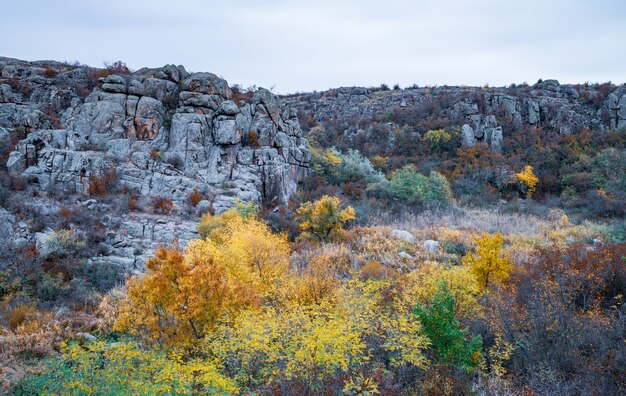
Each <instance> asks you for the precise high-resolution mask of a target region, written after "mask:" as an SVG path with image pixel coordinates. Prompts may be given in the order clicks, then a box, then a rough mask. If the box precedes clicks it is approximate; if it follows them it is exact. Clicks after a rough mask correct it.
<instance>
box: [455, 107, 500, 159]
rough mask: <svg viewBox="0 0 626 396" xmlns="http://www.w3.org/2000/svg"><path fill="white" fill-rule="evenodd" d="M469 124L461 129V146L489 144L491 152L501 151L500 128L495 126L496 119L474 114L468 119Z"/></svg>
mask: <svg viewBox="0 0 626 396" xmlns="http://www.w3.org/2000/svg"><path fill="white" fill-rule="evenodd" d="M469 121H470V122H471V123H472V125H473V127H472V126H470V125H469V124H463V126H462V127H461V142H462V145H463V146H468V147H471V146H473V145H474V144H476V142H478V141H484V142H485V143H487V144H489V146H490V147H491V149H492V150H493V151H501V150H502V127H500V126H496V117H494V116H492V115H490V116H483V115H481V114H475V115H472V116H470V117H469Z"/></svg>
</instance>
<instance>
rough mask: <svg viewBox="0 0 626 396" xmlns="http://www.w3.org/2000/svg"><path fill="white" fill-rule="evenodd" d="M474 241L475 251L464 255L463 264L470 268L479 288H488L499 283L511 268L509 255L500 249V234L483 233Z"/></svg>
mask: <svg viewBox="0 0 626 396" xmlns="http://www.w3.org/2000/svg"><path fill="white" fill-rule="evenodd" d="M474 241H475V242H476V244H477V246H476V252H470V253H468V254H467V255H465V256H464V257H463V259H462V262H463V265H465V266H467V267H469V268H470V270H471V272H472V274H473V275H474V277H475V278H476V281H477V282H478V285H479V287H480V288H481V290H488V289H489V288H490V287H491V286H490V285H491V284H495V285H501V284H502V283H504V282H505V281H506V280H507V279H508V278H509V275H510V273H511V270H512V269H513V265H512V264H511V262H510V260H509V256H508V255H507V254H505V253H504V252H503V251H502V242H503V241H504V238H503V237H502V234H500V233H496V234H493V235H489V234H486V233H485V234H483V235H482V236H481V237H479V238H475V239H474Z"/></svg>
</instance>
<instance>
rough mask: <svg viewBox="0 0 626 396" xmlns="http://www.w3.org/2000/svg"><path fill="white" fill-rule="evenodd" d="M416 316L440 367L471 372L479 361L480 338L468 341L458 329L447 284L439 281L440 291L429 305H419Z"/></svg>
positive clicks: (463, 330)
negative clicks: (444, 366)
mask: <svg viewBox="0 0 626 396" xmlns="http://www.w3.org/2000/svg"><path fill="white" fill-rule="evenodd" d="M415 314H416V315H417V316H418V317H419V319H420V321H421V322H422V326H423V329H424V333H425V334H426V335H427V336H428V339H429V340H430V343H431V348H432V349H433V351H434V352H435V353H436V355H437V359H438V360H439V362H440V363H441V364H444V365H451V366H453V367H456V368H461V369H464V370H467V371H471V370H473V369H475V368H477V367H478V365H479V364H480V362H481V360H482V355H481V350H482V338H481V337H480V336H475V337H472V338H471V339H468V336H467V332H468V331H467V329H461V325H460V324H459V321H458V320H456V318H455V317H454V296H452V294H450V291H449V290H448V285H447V283H445V282H441V284H440V285H439V290H438V291H437V293H436V294H435V295H434V296H433V299H432V300H431V301H430V304H429V305H428V306H424V305H418V306H417V307H416V308H415Z"/></svg>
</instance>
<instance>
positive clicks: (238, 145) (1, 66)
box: [0, 58, 310, 269]
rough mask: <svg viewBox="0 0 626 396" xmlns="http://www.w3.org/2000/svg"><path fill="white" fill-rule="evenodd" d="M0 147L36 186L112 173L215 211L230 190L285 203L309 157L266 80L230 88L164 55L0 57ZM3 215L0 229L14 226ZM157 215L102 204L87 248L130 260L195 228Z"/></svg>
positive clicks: (86, 186)
mask: <svg viewBox="0 0 626 396" xmlns="http://www.w3.org/2000/svg"><path fill="white" fill-rule="evenodd" d="M112 72H113V73H112ZM116 73H117V74H116ZM11 149H12V150H13V151H12V152H10V154H9V153H8V152H7V151H10V150H11ZM3 152H5V157H6V154H8V160H7V162H6V168H7V170H8V171H9V172H10V173H11V174H13V175H15V176H20V177H22V178H23V179H25V180H28V181H29V183H31V184H37V189H39V190H43V191H50V192H54V194H62V195H65V196H73V194H76V196H77V197H84V196H85V195H88V194H89V192H90V191H89V190H90V186H92V184H93V183H94V182H97V181H99V180H102V179H103V178H106V177H109V176H110V175H111V174H114V175H115V179H116V185H117V189H118V190H124V191H127V194H129V195H136V196H139V197H146V198H147V197H154V196H156V197H164V198H166V199H171V200H172V201H173V203H174V205H175V206H178V207H185V206H186V205H187V203H186V202H187V200H188V197H189V196H190V194H191V193H192V192H194V193H196V194H198V193H199V194H200V196H201V197H202V199H203V200H202V202H201V205H198V207H202V208H203V209H204V210H213V211H215V212H216V213H219V212H222V211H224V210H226V209H228V208H231V207H233V205H234V201H235V200H236V199H239V200H241V201H243V202H254V203H257V204H265V205H279V204H285V203H287V201H288V200H289V198H290V196H291V195H292V194H293V193H294V192H295V191H296V188H297V183H298V182H299V181H300V180H301V179H302V178H303V177H304V176H305V175H306V173H307V170H308V164H309V159H310V153H309V151H308V148H307V141H306V139H305V138H304V137H303V133H302V130H301V129H300V125H299V123H298V118H297V113H296V112H295V110H291V109H290V108H288V107H286V106H284V105H283V104H282V103H281V100H280V98H279V97H278V96H277V95H275V94H273V93H271V92H270V91H268V90H265V89H259V90H258V91H256V92H254V93H253V94H251V95H247V96H245V97H244V96H236V95H234V94H233V91H232V90H231V88H230V87H229V85H228V84H227V82H226V81H225V80H224V79H222V78H220V77H218V76H217V75H215V74H212V73H189V72H187V71H186V70H185V68H184V67H182V66H174V65H167V66H164V67H162V68H157V69H141V70H139V71H137V72H134V73H127V72H126V71H125V70H103V69H92V68H89V67H86V66H80V65H71V64H62V63H57V62H51V61H42V62H25V61H19V60H15V59H8V58H0V154H3ZM108 175H109V176H108ZM82 199H83V200H84V199H85V198H82ZM99 205H100V203H99V201H98V199H96V200H94V201H93V202H90V203H89V209H90V210H94V211H95V212H94V213H98V206H99ZM8 216H9V215H8V214H7V215H3V216H2V219H0V229H1V230H0V231H2V234H4V235H7V234H10V232H9V230H8V228H10V227H13V228H14V233H15V235H17V234H18V231H17V229H16V227H17V225H16V224H17V223H16V222H9V219H10V217H8ZM116 216H117V217H116ZM164 217H167V216H156V215H149V214H130V215H126V216H121V215H120V214H119V213H115V211H113V213H112V214H111V216H108V217H107V219H108V221H104V222H103V223H105V226H106V227H107V230H108V231H107V232H108V233H109V234H110V238H109V237H107V238H108V239H107V241H106V242H105V245H106V246H105V247H104V248H103V249H102V250H103V252H105V254H103V256H102V257H94V258H93V259H92V260H93V261H94V262H99V261H105V262H108V263H114V264H117V265H120V266H122V267H125V268H132V269H139V268H140V267H141V265H142V263H143V262H145V259H146V258H147V257H148V256H149V254H150V253H151V252H152V251H153V249H154V248H155V246H156V244H158V243H167V242H169V241H174V240H178V241H179V242H183V243H184V242H185V241H186V240H188V239H190V238H192V237H194V236H195V222H196V221H197V220H193V221H187V220H183V219H182V218H180V217H177V215H176V214H175V213H173V214H171V215H170V216H169V217H167V220H166V221H163V218H164ZM115 218H124V220H123V221H117V220H115V221H114V220H112V219H115ZM25 235H26V236H25V238H23V239H25V240H29V239H33V238H34V233H29V232H26V234H25ZM122 235H123V237H122ZM109 239H110V240H109Z"/></svg>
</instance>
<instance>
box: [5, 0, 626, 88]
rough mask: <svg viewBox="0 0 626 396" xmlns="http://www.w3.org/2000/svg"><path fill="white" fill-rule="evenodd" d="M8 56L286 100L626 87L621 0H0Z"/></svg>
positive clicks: (625, 8) (625, 16)
mask: <svg viewBox="0 0 626 396" xmlns="http://www.w3.org/2000/svg"><path fill="white" fill-rule="evenodd" d="M0 56H7V57H12V58H20V59H26V60H39V59H54V60H69V61H73V60H78V61H80V62H81V63H86V64H89V65H92V66H101V65H102V63H103V62H104V61H115V60H118V59H119V60H123V61H125V62H126V63H127V64H128V65H129V66H130V67H131V68H134V69H137V68H140V67H143V66H150V67H156V66H162V65H164V64H168V63H174V64H182V65H184V66H185V67H186V68H187V70H190V71H210V72H213V73H216V74H218V75H221V76H223V77H224V78H226V79H227V80H228V82H229V83H231V84H233V83H239V84H242V85H244V86H247V85H251V84H256V85H258V86H264V87H268V88H269V87H274V91H275V92H278V93H291V92H296V91H300V92H303V91H311V90H324V89H327V88H331V87H339V86H354V85H357V86H374V85H380V84H381V83H386V84H388V85H390V86H391V85H393V84H396V83H399V84H400V85H401V86H408V85H412V84H414V83H417V84H419V85H443V84H448V85H484V84H489V85H492V86H493V85H508V84H510V83H513V82H515V83H521V82H524V81H527V82H529V83H534V82H535V81H536V80H537V79H538V78H544V79H546V78H556V79H558V80H560V81H561V82H562V83H563V82H585V81H589V82H605V81H609V80H610V81H613V82H614V83H624V82H626V1H625V0H552V1H551V0H543V1H538V0H518V1H512V0H473V1H470V0H464V1H462V0H457V1H453V0H433V1H424V0H415V1H403V0H385V1H372V0H346V1H340V0H336V1H331V0H317V1H315V0H311V1H299V0H293V1H287V0H266V1H263V0H258V1H252V0H247V1H246V0H229V1H228V0H226V1H225V0H222V1H219V2H218V1H202V0H177V1H173V0H170V1H165V0H67V1H62V0H59V1H51V0H41V1H36V0H0Z"/></svg>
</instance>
